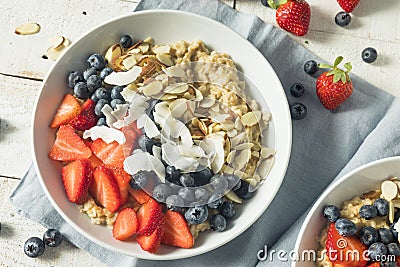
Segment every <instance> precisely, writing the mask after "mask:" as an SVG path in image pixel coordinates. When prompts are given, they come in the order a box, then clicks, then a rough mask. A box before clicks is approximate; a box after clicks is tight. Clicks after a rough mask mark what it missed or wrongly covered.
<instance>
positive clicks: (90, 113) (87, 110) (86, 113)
mask: <svg viewBox="0 0 400 267" xmlns="http://www.w3.org/2000/svg"><path fill="white" fill-rule="evenodd" d="M95 106H96V103H95V102H94V101H93V100H92V99H88V100H86V101H85V103H83V105H82V107H81V112H80V113H79V115H78V116H76V117H75V118H74V119H73V120H72V121H71V122H70V123H69V124H70V125H71V126H72V127H74V128H75V129H77V130H79V131H85V130H88V129H90V128H92V127H93V126H95V125H96V123H97V119H98V118H97V116H96V114H95V113H94V107H95Z"/></svg>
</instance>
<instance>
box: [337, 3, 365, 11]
mask: <svg viewBox="0 0 400 267" xmlns="http://www.w3.org/2000/svg"><path fill="white" fill-rule="evenodd" d="M337 1H338V3H339V5H340V7H341V8H343V10H344V11H346V12H347V13H350V12H353V10H354V9H355V8H356V6H357V5H358V3H359V2H360V0H337Z"/></svg>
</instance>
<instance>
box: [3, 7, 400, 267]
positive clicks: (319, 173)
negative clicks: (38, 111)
mask: <svg viewBox="0 0 400 267" xmlns="http://www.w3.org/2000/svg"><path fill="white" fill-rule="evenodd" d="M260 8H262V7H261V6H260ZM144 9H179V10H184V11H189V12H193V13H197V14H200V15H204V16H207V17H210V18H212V19H215V20H217V21H219V22H221V23H223V24H225V25H227V26H229V27H231V28H232V29H234V30H235V31H237V32H238V33H239V34H240V35H242V36H243V37H244V38H247V39H248V40H249V41H250V42H252V43H253V44H254V45H255V46H256V47H257V48H258V49H259V50H260V51H261V53H262V54H263V55H264V56H265V57H266V58H267V59H268V61H269V62H270V64H271V65H272V67H273V68H274V69H275V71H276V73H277V74H278V76H279V78H280V80H281V82H282V84H283V87H284V88H285V92H286V94H287V97H288V100H289V102H292V101H300V102H302V103H304V104H305V105H306V106H307V108H308V115H307V117H306V118H305V119H303V120H300V121H293V147H292V155H291V159H290V162H289V167H288V170H287V173H286V176H285V179H284V182H283V184H282V186H281V188H280V190H279V192H278V194H277V196H276V198H275V199H274V201H273V202H272V204H271V205H270V207H269V208H268V209H267V211H266V212H265V213H264V214H263V215H262V216H261V217H260V219H258V221H257V222H256V223H255V224H253V225H252V226H251V227H250V228H249V229H248V230H247V231H245V232H244V233H243V234H242V235H240V236H239V237H238V238H236V239H234V240H233V241H231V242H229V243H228V244H226V245H224V246H222V247H220V248H218V249H216V250H214V251H211V252H208V253H206V254H203V255H199V256H196V257H192V258H189V259H183V260H176V261H169V262H157V261H147V260H140V259H135V258H132V257H127V256H124V255H120V254H117V253H114V252H112V251H109V250H106V249H104V248H101V247H99V246H97V245H95V244H93V243H92V242H91V241H89V240H88V239H86V238H85V237H83V236H81V235H80V234H79V233H77V232H76V231H75V230H74V229H72V227H70V226H69V225H68V224H67V223H66V222H65V221H64V220H63V219H62V218H61V217H60V215H59V214H58V213H57V212H56V211H55V210H54V209H53V208H52V206H51V204H50V202H49V201H48V200H47V199H46V196H45V195H44V193H43V191H42V189H41V187H40V184H39V182H38V179H37V177H36V174H35V172H34V169H33V167H31V169H30V170H29V172H28V173H27V174H26V176H25V177H24V178H23V180H22V181H21V183H20V184H19V185H18V187H17V188H16V189H15V191H14V192H13V193H12V195H11V197H10V200H11V201H12V203H13V204H14V205H15V206H16V208H17V209H18V211H19V212H20V213H21V214H22V215H24V216H27V217H28V218H31V219H32V220H35V221H37V222H40V223H42V224H43V225H45V226H46V227H53V228H57V229H60V230H61V231H62V233H63V234H64V236H65V237H66V238H68V239H69V240H70V241H71V242H72V243H73V244H75V245H76V246H77V247H79V248H82V249H85V250H87V251H88V252H89V253H91V254H92V255H94V256H95V257H97V258H98V259H100V260H101V261H102V262H104V263H106V264H108V265H112V266H117V265H119V266H136V265H137V266H166V265H171V266H255V265H257V264H259V265H266V266H289V265H290V263H289V262H279V261H277V260H274V261H272V262H271V261H269V260H267V261H261V262H259V261H258V258H257V252H258V251H259V250H260V249H262V248H263V247H264V245H267V246H268V247H272V246H274V245H275V248H282V249H284V250H287V251H288V250H291V249H292V248H293V246H294V241H295V237H296V234H297V232H298V229H299V226H300V224H301V222H302V220H303V219H304V217H301V218H300V219H299V217H300V216H302V215H303V214H304V213H305V212H306V210H307V209H308V208H309V207H310V205H311V204H312V203H313V202H314V200H315V199H316V198H317V197H318V196H319V195H320V193H321V192H322V191H323V190H324V189H325V188H326V186H327V185H329V184H330V183H331V182H332V180H334V179H335V178H336V177H339V176H341V175H343V174H345V173H347V172H349V171H350V170H352V169H354V168H355V167H357V166H359V165H361V164H364V163H366V162H370V161H372V160H375V159H378V158H383V157H388V156H393V155H399V154H400V142H399V140H398V139H399V138H400V134H399V131H400V125H399V124H400V120H398V119H397V117H396V115H397V114H399V112H400V110H399V109H400V103H399V101H398V100H395V98H394V97H393V96H390V95H388V94H386V93H385V92H383V91H381V90H379V89H378V88H376V87H374V86H372V85H370V84H368V83H367V82H365V81H363V80H362V79H360V78H358V77H356V76H351V77H352V80H353V84H354V87H355V90H354V93H353V95H352V96H351V97H350V99H349V100H348V101H346V102H345V103H344V104H343V105H342V106H341V107H339V108H338V109H337V110H336V111H333V112H332V111H328V110H326V109H324V108H323V107H322V105H321V104H320V103H319V101H318V99H317V97H316V94H315V92H314V90H315V89H314V85H315V78H314V77H311V76H308V75H306V74H305V73H304V71H303V65H304V62H306V61H307V60H309V59H315V60H317V61H319V60H320V59H318V58H316V56H315V55H313V54H312V53H310V52H309V51H308V50H306V49H305V48H304V47H303V46H301V45H299V44H298V43H296V42H295V41H293V40H292V39H291V38H290V37H289V36H288V35H287V33H285V32H283V31H281V30H280V29H277V28H275V27H273V26H272V25H269V24H266V23H264V22H263V21H262V20H260V19H259V18H258V17H256V16H252V15H245V14H242V13H240V12H237V11H235V10H233V9H231V8H230V7H228V6H227V5H225V4H223V3H222V2H219V1H217V0H196V1H186V0H143V1H141V2H140V4H139V5H138V7H137V9H136V10H144ZM295 82H301V83H303V84H304V85H305V86H306V93H305V94H304V96H302V97H301V98H299V99H295V98H293V97H291V96H290V94H289V88H290V86H291V85H292V84H293V83H295ZM266 89H267V88H266ZM264 186H268V183H265V184H264Z"/></svg>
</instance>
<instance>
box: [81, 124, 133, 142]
mask: <svg viewBox="0 0 400 267" xmlns="http://www.w3.org/2000/svg"><path fill="white" fill-rule="evenodd" d="M83 138H84V139H87V138H91V139H92V140H93V141H94V140H96V139H99V138H101V139H103V141H104V142H106V143H107V144H109V143H112V142H114V141H117V142H118V144H120V145H122V144H124V143H125V141H126V138H125V135H124V133H123V132H121V131H119V130H116V129H112V128H109V127H107V126H94V127H92V128H90V129H89V130H86V131H84V132H83Z"/></svg>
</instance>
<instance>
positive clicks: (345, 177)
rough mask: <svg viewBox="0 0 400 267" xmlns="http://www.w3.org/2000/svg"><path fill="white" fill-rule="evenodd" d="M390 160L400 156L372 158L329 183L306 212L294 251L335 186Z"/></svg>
mask: <svg viewBox="0 0 400 267" xmlns="http://www.w3.org/2000/svg"><path fill="white" fill-rule="evenodd" d="M391 161H394V162H396V161H400V156H392V157H387V158H382V159H378V160H374V161H371V162H369V163H365V164H363V165H361V166H359V167H357V168H355V169H354V170H352V171H350V172H349V173H347V174H345V175H343V176H342V177H340V178H339V179H337V180H336V181H334V182H333V183H331V184H330V185H329V186H328V187H327V188H326V189H325V190H324V191H323V192H322V194H321V195H320V196H319V197H318V199H317V200H316V201H315V203H314V204H313V205H312V207H311V209H310V211H309V212H308V214H307V216H306V218H305V219H304V222H303V223H302V225H301V228H300V231H299V233H298V235H297V237H296V243H295V246H294V251H296V252H298V251H299V249H300V245H301V242H302V240H303V237H304V234H305V231H306V228H307V226H308V224H309V222H310V221H311V218H312V217H313V216H314V214H315V212H316V210H317V209H318V207H319V206H320V205H321V204H322V202H323V201H324V200H325V199H326V197H327V196H328V195H329V194H330V193H331V192H332V191H334V190H335V189H336V188H337V187H339V186H340V184H341V183H342V182H344V181H346V180H348V179H351V178H352V177H354V175H356V174H357V173H359V172H361V171H363V170H365V169H367V168H371V167H374V166H377V165H380V164H382V163H387V162H391ZM296 264H297V262H296V261H293V262H292V265H291V266H292V267H296Z"/></svg>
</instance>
